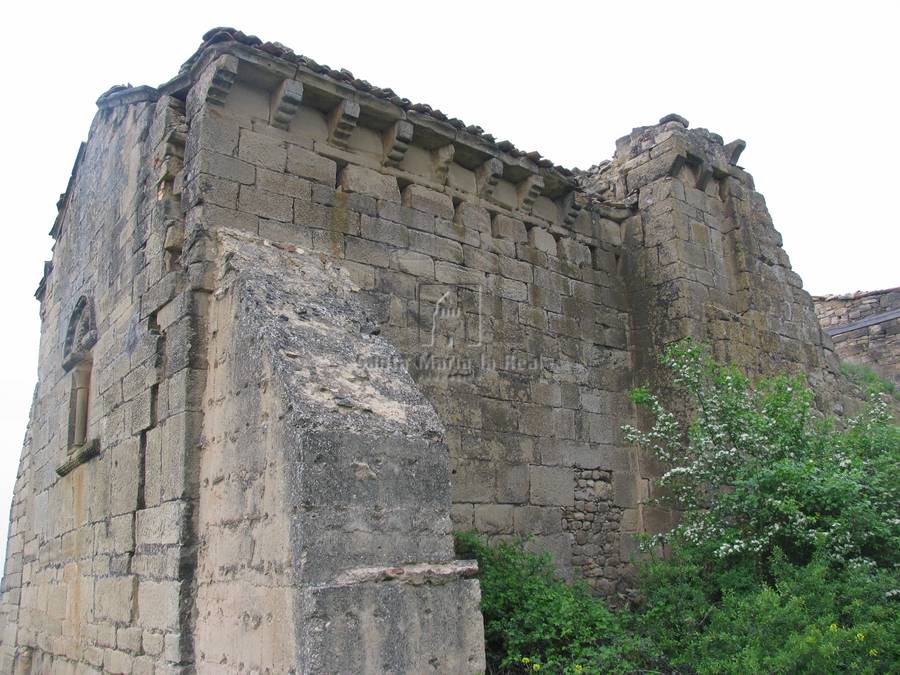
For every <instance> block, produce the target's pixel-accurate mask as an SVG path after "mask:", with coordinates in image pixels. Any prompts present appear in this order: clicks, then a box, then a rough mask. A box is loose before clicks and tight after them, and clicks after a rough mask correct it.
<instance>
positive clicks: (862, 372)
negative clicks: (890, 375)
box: [841, 361, 900, 401]
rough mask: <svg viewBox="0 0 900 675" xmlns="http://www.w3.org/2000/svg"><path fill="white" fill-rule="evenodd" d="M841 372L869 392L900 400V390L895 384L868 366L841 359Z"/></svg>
mask: <svg viewBox="0 0 900 675" xmlns="http://www.w3.org/2000/svg"><path fill="white" fill-rule="evenodd" d="M841 372H842V373H843V374H844V377H846V378H847V379H848V380H850V381H851V382H853V384H855V385H857V386H858V387H860V388H861V389H862V390H863V391H865V392H867V393H869V394H887V395H888V396H890V397H891V398H893V399H894V400H897V401H900V391H898V389H897V386H896V385H895V384H894V383H893V382H888V381H887V380H885V379H883V378H881V377H879V376H878V373H876V372H875V371H874V370H872V369H871V368H869V367H868V366H864V365H861V364H857V363H850V362H849V361H843V362H841Z"/></svg>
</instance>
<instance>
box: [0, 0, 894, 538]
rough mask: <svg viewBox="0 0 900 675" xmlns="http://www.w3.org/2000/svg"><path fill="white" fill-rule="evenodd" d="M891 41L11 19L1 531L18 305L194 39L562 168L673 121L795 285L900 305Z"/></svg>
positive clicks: (694, 17) (529, 28)
mask: <svg viewBox="0 0 900 675" xmlns="http://www.w3.org/2000/svg"><path fill="white" fill-rule="evenodd" d="M898 19H900V3H894V2H884V3H875V2H863V1H857V2H842V3H828V2H815V3H813V2H810V3H788V2H784V1H781V2H777V3H767V2H761V1H759V0H757V1H754V2H741V3H728V2H723V1H722V0H719V1H718V2H691V1H689V0H686V1H684V2H672V1H671V0H669V1H668V2H639V1H631V0H629V1H625V0H620V1H618V2H615V3H613V2H592V3H587V2H585V3H579V2H566V1H563V0H555V1H554V2H528V1H526V0H518V1H516V2H488V1H487V0H481V1H480V2H470V1H465V2H463V1H453V0H448V1H446V2H441V3H433V2H426V1H425V0H419V2H399V1H392V2H375V1H372V0H370V1H369V2H360V3H356V2H351V1H349V0H342V1H341V2H335V1H331V2H324V1H322V2H295V3H289V4H284V5H280V4H279V3H275V2H268V3H260V4H257V3H255V2H249V1H245V2H226V1H219V2H215V3H209V4H206V3H201V2H182V3H178V4H177V5H176V4H174V3H172V4H167V3H156V4H153V3H150V4H148V3H136V2H135V3H126V2H117V3H99V2H97V3H94V2H71V3H65V4H60V5H59V6H51V5H49V4H47V3H42V2H30V3H25V2H15V3H13V2H9V3H6V4H5V7H4V9H3V10H2V25H3V27H4V30H3V33H4V36H3V41H4V43H5V45H6V47H5V49H6V56H5V57H4V59H3V64H2V66H0V75H2V78H0V86H2V87H3V105H2V106H0V122H2V125H0V129H2V130H3V135H4V139H3V147H4V148H5V155H4V156H5V157H6V159H5V160H3V161H2V162H0V178H2V180H0V186H2V187H0V189H2V191H3V197H4V198H3V203H4V205H5V206H4V212H5V213H6V223H7V224H6V227H5V232H6V234H5V235H4V240H3V244H4V245H3V246H2V248H0V255H2V264H0V274H2V279H0V281H2V289H3V297H4V298H5V303H4V304H5V307H6V310H5V311H6V312H7V316H6V320H5V321H4V324H5V325H6V328H5V329H3V331H2V340H3V343H2V347H3V353H4V354H6V366H5V367H4V368H3V369H2V376H0V377H2V380H0V512H2V513H3V514H4V517H0V522H5V514H6V513H7V511H6V509H7V508H8V504H9V503H10V500H11V495H12V488H13V483H14V481H15V476H16V471H17V464H18V459H19V454H20V450H21V442H22V438H23V435H24V432H25V426H26V422H27V416H28V408H29V405H30V402H31V396H32V393H33V391H34V385H35V380H36V372H37V347H38V336H39V330H40V325H39V322H38V304H37V302H36V301H35V300H34V298H33V297H32V293H33V291H34V289H35V287H36V286H37V283H38V280H39V278H40V276H41V271H42V265H43V261H44V260H45V259H48V258H49V257H50V247H51V244H52V242H51V239H50V238H49V237H48V236H47V232H48V231H49V229H50V227H51V225H52V223H53V219H54V217H55V215H56V208H55V204H56V200H57V198H58V196H59V193H60V192H62V191H63V190H64V189H65V186H66V181H67V180H68V177H69V172H70V170H71V167H72V163H73V161H74V159H75V153H76V151H77V149H78V144H79V142H80V141H82V140H84V139H85V138H86V135H87V131H88V127H89V125H90V122H91V118H92V117H93V115H94V112H95V110H96V108H95V105H94V101H95V100H96V99H97V97H98V96H99V94H101V93H102V92H103V91H105V90H106V89H107V88H109V87H110V86H111V85H113V84H121V83H131V84H135V85H137V84H150V85H157V84H160V83H162V82H164V81H166V80H168V79H169V78H170V77H172V76H174V75H175V74H176V73H177V71H178V68H179V66H180V65H181V63H182V62H183V61H184V60H186V59H187V58H188V57H189V56H190V55H191V54H192V53H193V51H194V50H195V49H196V47H197V46H198V44H199V42H200V36H201V35H202V34H203V33H204V32H205V31H206V30H207V29H209V28H211V27H213V26H222V25H226V26H228V25H230V26H235V27H237V28H240V29H241V30H243V31H244V32H246V33H253V34H256V35H258V36H260V37H261V38H262V39H264V40H272V41H279V42H282V43H283V44H286V45H288V46H290V47H291V48H293V49H294V50H295V51H297V52H299V53H302V54H305V55H307V56H309V57H311V58H313V59H315V60H317V61H318V62H320V63H326V64H328V65H330V66H332V67H335V68H347V69H349V70H351V71H353V73H354V74H355V75H357V76H358V77H362V78H365V79H367V80H369V81H370V82H372V83H373V84H376V85H378V86H382V87H391V88H393V89H394V90H395V91H396V92H397V93H398V94H400V95H401V96H405V97H407V98H409V99H411V100H413V101H418V102H425V103H429V104H431V105H432V106H434V107H437V108H440V109H441V110H442V111H444V112H445V113H448V114H449V115H451V116H455V117H459V118H461V119H463V120H465V121H466V122H467V123H469V124H478V125H480V126H482V127H483V128H484V129H485V130H486V131H488V132H490V133H493V134H494V135H495V136H496V137H497V138H498V139H504V138H508V139H509V140H511V141H513V142H514V143H515V144H516V145H517V146H518V147H519V148H522V149H525V150H538V151H540V152H541V153H542V154H544V155H545V156H547V157H549V158H550V159H552V160H553V161H555V162H557V163H559V164H563V165H566V166H570V167H576V166H577V167H580V168H587V167H588V166H590V165H591V164H595V163H597V162H599V161H600V160H603V159H606V158H608V157H610V156H611V155H612V152H613V149H614V141H615V139H616V138H618V137H619V136H622V135H624V134H626V133H627V132H629V131H630V130H631V128H632V127H635V126H640V125H645V124H650V123H653V122H655V121H656V120H658V119H659V118H660V117H661V116H663V115H664V114H666V113H669V112H677V113H679V114H681V115H683V116H685V117H687V118H688V119H689V120H690V122H691V125H692V126H703V127H707V128H708V129H710V130H712V131H716V132H718V133H720V134H721V135H722V136H723V137H724V138H725V141H726V142H728V141H731V140H733V139H734V138H738V137H740V138H743V139H744V140H746V141H747V144H748V145H747V150H746V151H745V152H744V154H743V156H742V157H741V164H742V165H743V166H744V167H746V168H747V169H748V170H749V171H750V172H751V173H752V174H753V175H754V177H755V178H756V184H757V187H758V189H760V191H762V192H763V193H764V194H765V195H766V198H767V200H768V203H769V207H770V210H771V212H772V215H773V217H774V219H775V225H776V227H777V228H778V229H779V230H780V231H781V233H782V234H783V236H784V243H785V248H786V250H787V251H788V253H789V254H790V256H791V260H792V262H793V266H794V269H795V271H797V272H798V273H799V274H800V275H801V276H802V277H803V279H804V282H805V284H806V288H807V290H809V291H810V292H811V293H814V294H823V293H832V292H848V291H854V290H858V289H863V290H871V289H876V288H885V287H890V286H896V285H900V266H898V264H897V253H898V241H900V237H898V213H900V208H898V200H897V197H896V194H897V186H898V185H900V132H898V121H900V105H898V81H900V75H898V70H900V48H898V37H897V30H898V27H900V21H898ZM0 529H2V530H3V531H4V532H5V525H2V526H0ZM5 540H6V538H5V536H4V535H3V534H0V549H2V548H3V546H4V545H5Z"/></svg>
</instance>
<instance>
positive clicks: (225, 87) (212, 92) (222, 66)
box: [201, 54, 238, 105]
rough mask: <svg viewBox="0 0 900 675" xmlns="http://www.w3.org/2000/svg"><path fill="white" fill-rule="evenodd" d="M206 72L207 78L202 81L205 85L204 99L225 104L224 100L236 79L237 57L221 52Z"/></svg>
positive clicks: (210, 102) (217, 103)
mask: <svg viewBox="0 0 900 675" xmlns="http://www.w3.org/2000/svg"><path fill="white" fill-rule="evenodd" d="M207 72H208V76H207V77H208V78H209V79H208V81H207V82H204V83H203V85H205V86H206V91H205V93H204V96H203V98H204V100H205V101H206V102H207V103H208V104H210V105H225V100H226V99H227V98H228V94H230V93H231V88H232V87H233V86H234V82H235V80H236V79H237V72H238V59H237V57H236V56H233V55H232V54H223V55H222V56H220V57H219V58H217V59H216V60H215V61H214V62H213V63H212V64H211V65H210V67H209V70H208V71H207ZM201 86H202V85H201Z"/></svg>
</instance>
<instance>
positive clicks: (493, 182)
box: [475, 157, 503, 199]
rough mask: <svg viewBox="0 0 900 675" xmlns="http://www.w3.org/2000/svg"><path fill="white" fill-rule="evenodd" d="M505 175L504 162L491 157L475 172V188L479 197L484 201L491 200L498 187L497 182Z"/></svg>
mask: <svg viewBox="0 0 900 675" xmlns="http://www.w3.org/2000/svg"><path fill="white" fill-rule="evenodd" d="M502 175H503V162H501V161H500V160H499V159H497V158H496V157H491V158H490V159H489V160H488V161H486V162H485V163H484V164H482V165H481V166H480V167H478V169H476V170H475V187H476V189H477V191H478V196H479V197H481V198H482V199H489V198H490V197H491V195H493V194H494V188H496V187H497V181H499V180H500V176H502Z"/></svg>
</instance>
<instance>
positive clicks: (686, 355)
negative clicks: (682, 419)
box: [625, 340, 900, 567]
mask: <svg viewBox="0 0 900 675" xmlns="http://www.w3.org/2000/svg"><path fill="white" fill-rule="evenodd" d="M662 360H663V363H664V364H665V365H666V366H668V367H669V368H670V369H671V371H672V373H673V375H674V384H675V386H676V387H680V388H682V389H683V391H685V393H686V394H687V399H688V401H687V402H688V404H689V405H690V406H691V407H692V408H693V409H694V411H695V414H694V416H693V420H692V421H691V423H690V424H689V425H687V428H686V429H685V428H683V427H682V426H681V425H680V424H679V423H678V422H677V420H676V417H675V415H673V414H672V413H671V412H669V411H668V410H666V409H665V408H664V407H663V405H662V404H661V403H660V401H659V399H658V398H657V397H656V396H654V395H653V394H651V393H650V392H649V391H648V390H647V389H645V388H642V389H638V390H636V391H635V392H634V394H633V398H634V400H635V402H636V403H637V404H638V405H641V406H644V407H646V408H648V409H649V410H650V411H651V412H652V413H653V415H654V417H655V421H654V424H653V426H652V428H651V429H650V430H649V431H648V432H646V433H643V432H640V431H638V430H637V429H635V428H633V427H626V428H625V434H626V438H627V439H628V440H630V441H632V442H635V443H637V444H639V445H640V446H641V447H642V448H644V449H645V450H648V451H650V452H652V453H654V454H655V455H657V456H658V457H659V458H660V459H661V460H663V461H664V462H666V463H667V464H668V466H669V467H670V468H669V470H668V471H667V472H666V473H665V474H664V475H663V477H662V479H661V480H660V481H659V483H660V485H661V486H663V487H664V488H666V490H667V496H666V497H665V498H664V499H663V501H665V502H667V503H668V504H669V505H670V506H672V507H674V508H676V509H679V510H680V511H681V512H682V519H681V523H680V524H679V525H678V526H677V527H676V528H675V529H674V530H672V531H671V532H669V533H666V534H664V535H662V536H661V537H658V538H657V539H656V541H653V542H651V544H653V543H661V542H662V541H673V540H681V541H683V542H684V543H687V544H690V545H692V546H698V547H701V548H702V549H704V550H707V552H708V553H709V554H710V555H713V556H715V557H718V558H726V557H729V556H736V555H739V556H747V557H749V558H751V559H753V560H755V561H756V562H758V563H759V564H761V565H763V566H764V565H766V564H767V562H768V561H769V559H770V557H771V555H772V553H773V552H774V551H782V552H784V553H785V554H786V555H787V558H788V560H789V561H790V562H793V563H799V564H803V563H807V562H809V561H810V560H811V558H812V556H813V554H814V553H815V552H820V553H822V554H823V555H825V556H826V557H827V558H828V559H829V560H830V561H831V562H832V563H834V564H835V565H845V564H846V565H852V566H880V567H891V566H893V565H894V564H895V563H896V562H897V561H898V554H900V508H898V505H900V473H898V471H897V470H896V469H897V467H898V461H900V449H898V446H900V440H898V439H900V435H898V432H897V429H896V427H892V426H891V425H890V415H889V414H888V410H887V404H886V403H885V401H883V400H880V399H878V398H875V399H873V401H872V403H871V405H870V406H869V408H868V409H867V410H866V411H865V412H864V413H863V414H861V415H860V416H859V417H857V418H854V419H851V420H849V422H848V423H847V428H846V430H845V431H843V432H836V431H834V429H833V428H832V426H831V425H830V424H829V423H826V422H824V421H821V420H819V421H815V422H814V420H813V418H812V415H811V412H810V402H811V400H812V394H811V392H810V391H809V390H808V389H807V388H806V387H805V386H804V385H803V383H802V381H801V380H799V379H798V378H793V379H792V378H786V377H778V378H775V379H772V380H768V381H764V382H762V383H761V384H759V385H758V386H757V387H756V388H752V387H751V386H750V383H749V381H748V380H747V378H746V377H744V376H743V375H742V374H741V373H740V372H739V371H738V370H736V369H735V368H733V367H724V366H719V365H716V364H715V363H714V362H713V361H712V360H711V359H710V358H709V357H708V356H707V355H706V352H705V350H704V349H703V347H701V346H699V345H697V344H695V343H693V342H691V341H689V340H687V341H682V342H679V343H676V344H674V345H673V346H671V347H670V348H669V349H668V350H667V351H666V353H665V355H664V356H663V359H662Z"/></svg>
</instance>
